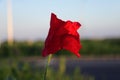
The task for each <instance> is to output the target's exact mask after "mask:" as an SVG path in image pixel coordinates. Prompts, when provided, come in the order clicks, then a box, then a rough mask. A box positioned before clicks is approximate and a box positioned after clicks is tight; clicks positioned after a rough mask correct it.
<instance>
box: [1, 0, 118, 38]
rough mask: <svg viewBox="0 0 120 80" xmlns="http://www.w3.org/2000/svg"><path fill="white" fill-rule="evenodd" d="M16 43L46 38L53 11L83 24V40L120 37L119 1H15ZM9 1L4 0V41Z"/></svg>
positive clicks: (14, 26)
mask: <svg viewBox="0 0 120 80" xmlns="http://www.w3.org/2000/svg"><path fill="white" fill-rule="evenodd" d="M11 2H12V13H13V28H14V39H15V40H28V39H30V40H39V39H45V38H46V36H47V33H48V29H49V21H50V14H51V12H53V13H55V14H56V15H57V16H58V17H59V18H61V19H63V20H72V21H79V22H80V23H81V24H82V27H81V29H80V30H79V33H80V34H81V38H90V39H92V38H95V39H96V38H100V39H104V38H116V37H120V22H119V21H120V15H119V14H120V1H119V0H75V1H74V0H65V1H64V0H60V1H59V0H54V1H49V0H11ZM6 17H7V0H0V39H1V40H6V39H7V25H6V23H7V18H6Z"/></svg>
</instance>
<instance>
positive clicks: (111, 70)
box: [0, 0, 120, 80]
mask: <svg viewBox="0 0 120 80" xmlns="http://www.w3.org/2000/svg"><path fill="white" fill-rule="evenodd" d="M8 1H10V2H11V7H10V6H9V7H7V6H8V4H10V3H8V4H7V2H8ZM10 8H11V11H12V14H9V13H10V12H9V13H8V12H7V10H8V9H9V10H10ZM52 12H53V13H55V14H56V15H57V16H58V18H60V19H62V20H65V21H66V20H71V21H78V22H80V23H81V25H82V26H81V28H80V29H79V30H78V32H79V34H80V38H81V44H82V49H81V50H80V54H81V58H77V57H76V56H75V55H73V54H72V53H70V52H69V51H66V50H61V51H58V52H57V53H56V54H54V55H53V57H52V60H51V63H50V67H49V69H48V74H47V80H120V76H119V74H120V69H119V67H120V15H119V14H120V0H0V80H42V76H43V73H44V70H45V65H46V61H47V57H46V58H43V57H41V52H42V49H43V47H44V40H45V39H46V37H47V34H48V30H49V27H50V26H49V23H50V15H51V13H52ZM8 14H9V18H8V16H7V15H8ZM8 19H9V21H8V22H7V20H8ZM12 21H13V25H12V27H13V40H14V41H13V43H12V40H10V42H11V43H12V44H8V43H9V42H8V41H7V40H8V36H10V37H11V38H12V34H11V33H12V32H10V31H12V30H8V31H9V34H10V35H8V32H7V28H8V27H7V26H8V25H10V23H11V22H12ZM10 26H11V25H10ZM83 73H84V74H83Z"/></svg>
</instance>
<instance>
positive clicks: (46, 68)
mask: <svg viewBox="0 0 120 80" xmlns="http://www.w3.org/2000/svg"><path fill="white" fill-rule="evenodd" d="M51 58H52V54H50V55H49V56H48V60H47V64H46V67H45V72H44V75H43V80H46V75H47V70H48V67H49V64H50V61H51Z"/></svg>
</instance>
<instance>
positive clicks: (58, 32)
mask: <svg viewBox="0 0 120 80" xmlns="http://www.w3.org/2000/svg"><path fill="white" fill-rule="evenodd" d="M80 26H81V24H80V23H78V22H72V21H70V20H68V21H62V20H61V19H58V18H57V16H56V15H55V14H54V13H52V14H51V20H50V29H49V33H48V36H47V38H46V40H45V47H44V49H43V51H42V56H43V57H45V56H47V55H49V54H54V53H56V52H57V51H59V50H61V49H66V50H69V51H70V52H72V53H73V54H75V55H76V56H77V57H80V54H79V50H80V48H81V45H80V37H79V34H78V32H77V30H78V29H79V28H80Z"/></svg>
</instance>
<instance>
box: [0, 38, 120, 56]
mask: <svg viewBox="0 0 120 80" xmlns="http://www.w3.org/2000/svg"><path fill="white" fill-rule="evenodd" d="M81 45H82V49H81V50H80V53H81V55H83V56H84V55H85V56H86V55H87V56H89V55H93V56H101V55H113V56H116V55H120V39H105V40H81ZM43 47H44V42H43V41H36V42H30V41H24V42H17V41H15V42H14V45H12V46H10V45H8V43H7V41H6V42H3V43H2V44H1V47H0V58H5V57H16V56H17V57H18V56H41V52H42V49H43ZM58 55H66V56H71V55H72V54H70V52H69V51H66V50H61V51H58V52H57V54H55V56H58Z"/></svg>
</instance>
